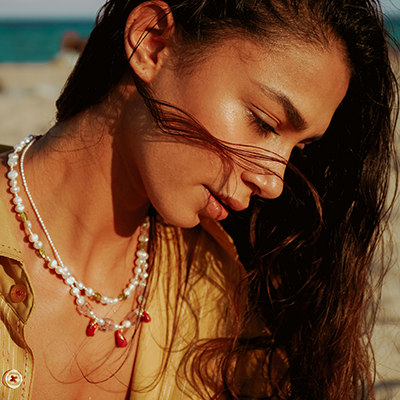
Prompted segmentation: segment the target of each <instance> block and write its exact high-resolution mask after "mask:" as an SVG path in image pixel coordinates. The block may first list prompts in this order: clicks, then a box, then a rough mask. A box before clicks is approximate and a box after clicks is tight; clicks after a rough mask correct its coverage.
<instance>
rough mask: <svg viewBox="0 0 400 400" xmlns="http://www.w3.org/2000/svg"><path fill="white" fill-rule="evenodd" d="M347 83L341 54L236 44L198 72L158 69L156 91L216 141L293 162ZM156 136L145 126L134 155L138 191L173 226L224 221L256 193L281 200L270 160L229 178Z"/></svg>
mask: <svg viewBox="0 0 400 400" xmlns="http://www.w3.org/2000/svg"><path fill="white" fill-rule="evenodd" d="M349 79H350V76H349V70H348V67H347V65H346V63H345V61H344V60H343V57H342V53H341V51H340V48H339V47H338V46H335V45H332V47H331V49H330V50H329V51H325V50H322V49H320V48H318V47H316V46H311V45H307V44H304V45H299V44H286V45H284V46H282V47H280V48H273V49H270V48H266V47H264V46H259V45H256V44H254V43H253V42H251V41H249V40H239V39H236V40H230V41H228V42H226V43H225V44H223V45H221V46H220V47H218V48H217V49H215V51H213V53H212V54H211V55H210V56H209V57H208V58H207V59H206V60H205V61H203V62H202V63H201V65H200V66H198V67H197V68H196V69H195V71H194V72H193V71H192V72H190V73H187V74H184V73H178V72H177V71H176V70H174V69H172V68H161V69H160V71H159V73H158V75H157V76H156V78H155V79H154V81H153V82H152V89H153V91H154V94H155V97H156V98H157V99H159V100H162V101H165V102H168V103H170V104H172V105H174V106H177V107H179V108H181V109H183V110H185V111H186V112H188V113H189V114H190V115H192V116H193V117H194V118H195V119H196V120H197V121H198V122H200V124H202V125H203V126H204V127H205V128H206V129H207V130H208V132H210V133H211V134H212V135H213V136H215V137H216V138H218V139H221V140H224V141H227V142H230V143H233V144H240V145H250V146H256V147H258V148H260V149H264V150H267V151H270V152H272V154H271V155H273V156H274V157H276V158H279V159H282V160H285V161H287V160H288V159H289V157H290V154H291V152H292V150H293V148H294V147H296V146H297V147H300V148H303V147H304V146H306V145H307V144H309V143H311V142H312V141H313V140H316V139H318V138H320V137H321V136H322V135H323V134H324V132H325V131H326V129H327V128H328V125H329V123H330V121H331V119H332V116H333V114H334V112H335V110H336V108H337V107H338V106H339V104H340V102H341V101H342V99H343V98H344V96H345V94H346V91H347V88H348V85H349ZM149 124H150V122H149ZM149 126H150V125H149ZM151 127H152V128H151V129H143V124H142V129H140V131H141V132H140V134H137V135H136V137H135V143H134V145H133V146H132V147H131V151H132V152H133V154H134V162H135V164H136V165H135V169H136V168H137V173H135V177H134V179H135V180H136V182H135V185H136V187H139V188H140V191H141V194H142V195H143V196H144V197H147V198H148V199H149V201H150V202H151V203H152V204H153V206H154V207H155V208H156V210H157V211H158V212H159V213H160V215H161V216H162V217H163V218H164V219H165V220H166V221H167V222H169V223H171V224H173V225H176V226H180V227H193V226H195V225H197V224H198V223H199V220H200V218H201V217H202V216H208V217H210V218H212V219H215V220H221V219H224V218H225V217H226V216H227V215H228V212H229V211H228V210H229V208H232V209H234V210H243V209H245V208H246V207H248V204H249V201H250V198H251V197H252V196H253V195H254V194H256V195H259V196H261V197H264V198H268V199H272V198H276V197H278V196H279V195H280V194H281V192H282V188H283V182H282V180H283V177H284V172H285V164H284V163H280V162H277V161H272V160H266V161H264V162H262V163H263V166H264V168H263V169H259V170H258V171H255V170H254V169H253V170H247V169H245V168H243V167H241V166H239V165H233V166H232V168H231V169H230V170H229V171H227V170H226V168H224V163H223V162H222V160H221V159H220V157H219V156H218V155H217V154H216V153H215V152H212V151H210V150H208V149H206V148H203V147H201V146H199V145H195V144H194V143H190V142H186V143H185V142H182V141H180V140H178V139H175V138H173V137H169V135H165V134H160V133H158V132H157V131H156V130H155V129H154V124H151ZM260 152H261V151H260ZM131 154H132V153H131ZM263 154H265V152H264V153H263ZM221 203H222V204H221ZM224 204H225V205H227V206H228V207H226V206H224Z"/></svg>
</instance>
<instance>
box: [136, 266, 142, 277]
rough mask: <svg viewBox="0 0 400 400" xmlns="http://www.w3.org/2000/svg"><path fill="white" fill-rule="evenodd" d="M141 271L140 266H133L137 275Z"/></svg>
mask: <svg viewBox="0 0 400 400" xmlns="http://www.w3.org/2000/svg"><path fill="white" fill-rule="evenodd" d="M141 272H142V268H140V267H136V268H135V274H137V275H139V274H140V273H141Z"/></svg>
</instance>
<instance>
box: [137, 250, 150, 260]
mask: <svg viewBox="0 0 400 400" xmlns="http://www.w3.org/2000/svg"><path fill="white" fill-rule="evenodd" d="M136 255H137V256H138V257H139V258H141V259H142V260H147V259H148V258H149V255H148V254H147V252H146V251H144V250H139V251H137V252H136Z"/></svg>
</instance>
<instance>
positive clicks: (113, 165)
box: [25, 112, 149, 279]
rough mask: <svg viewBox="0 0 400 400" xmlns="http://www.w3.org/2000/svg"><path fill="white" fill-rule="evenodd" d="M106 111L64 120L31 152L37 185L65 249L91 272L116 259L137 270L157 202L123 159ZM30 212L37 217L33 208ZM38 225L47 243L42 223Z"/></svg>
mask: <svg viewBox="0 0 400 400" xmlns="http://www.w3.org/2000/svg"><path fill="white" fill-rule="evenodd" d="M99 115H101V114H100V113H94V112H91V113H86V114H83V115H80V116H79V117H77V118H74V119H72V120H71V121H69V122H68V123H63V124H60V125H57V126H56V127H54V128H53V129H51V130H50V131H49V133H48V134H47V135H46V136H45V137H43V138H41V139H40V140H38V141H37V142H35V143H34V144H33V145H32V147H31V148H30V149H29V151H28V152H27V154H26V158H25V175H26V179H27V183H28V185H29V189H30V191H31V194H32V197H33V199H34V201H35V203H36V206H37V208H38V210H39V212H40V213H41V216H42V218H43V220H44V222H45V224H46V225H47V228H48V230H49V232H50V235H51V236H52V239H53V241H54V243H55V246H56V247H57V250H58V251H59V253H60V255H61V257H62V258H63V259H64V262H65V263H68V264H69V265H71V266H72V265H75V266H77V269H79V270H80V271H81V272H82V273H83V274H84V275H85V274H90V273H91V272H90V271H91V269H93V270H94V271H95V272H96V274H98V273H99V269H101V268H103V269H106V268H115V265H116V264H118V265H120V266H121V268H125V266H129V269H128V271H130V270H131V266H132V262H133V258H134V254H135V250H136V246H137V236H138V231H139V226H140V224H141V223H142V222H143V221H144V219H145V216H146V214H147V211H148V207H149V202H148V199H147V198H146V197H145V196H143V191H142V190H141V188H140V181H139V179H135V177H138V175H137V174H136V173H135V171H129V173H128V172H127V171H126V167H125V165H124V163H123V162H122V161H121V160H122V158H121V157H119V154H118V146H115V130H116V127H113V128H112V129H111V128H110V126H109V125H107V124H105V123H104V120H103V119H105V118H107V119H108V120H109V115H108V116H106V117H102V118H100V117H99ZM102 115H105V114H104V112H103V114H102ZM130 166H131V167H132V164H131V165H130ZM133 167H134V165H133ZM126 177H133V178H132V179H126ZM25 204H28V202H27V201H26V202H25ZM28 213H29V214H30V215H32V217H33V214H32V211H31V210H30V208H29V207H28ZM32 217H31V219H33V218H32ZM36 231H38V232H40V233H41V236H43V241H44V243H45V247H47V243H46V241H45V240H44V235H43V234H42V231H41V228H40V227H39V226H37V227H36ZM82 279H84V276H82Z"/></svg>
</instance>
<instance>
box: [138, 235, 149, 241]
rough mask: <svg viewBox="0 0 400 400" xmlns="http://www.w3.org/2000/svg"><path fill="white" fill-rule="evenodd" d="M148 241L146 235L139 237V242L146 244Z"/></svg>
mask: <svg viewBox="0 0 400 400" xmlns="http://www.w3.org/2000/svg"><path fill="white" fill-rule="evenodd" d="M148 241H149V238H148V236H146V235H140V236H139V242H142V243H147V242H148Z"/></svg>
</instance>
